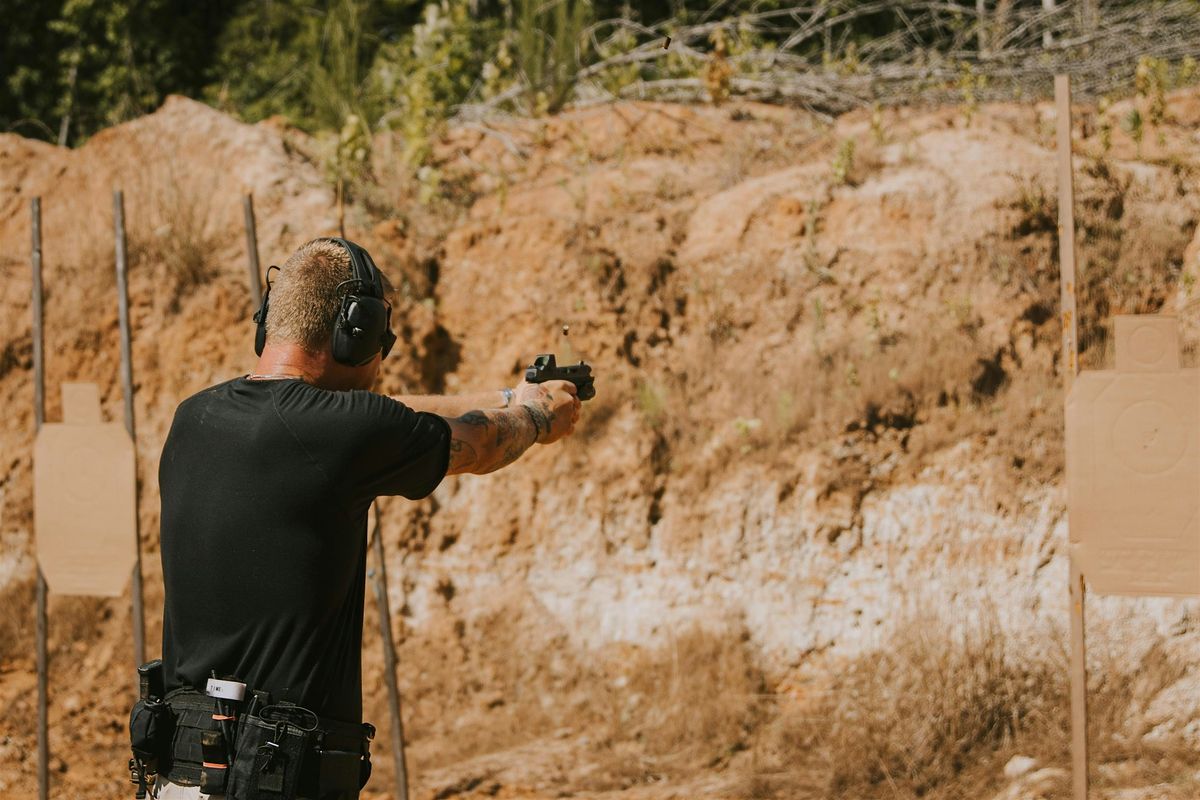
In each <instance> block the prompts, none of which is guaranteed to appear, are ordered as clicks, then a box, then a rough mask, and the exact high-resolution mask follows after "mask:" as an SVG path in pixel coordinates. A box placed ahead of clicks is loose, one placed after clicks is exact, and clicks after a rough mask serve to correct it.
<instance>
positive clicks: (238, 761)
mask: <svg viewBox="0 0 1200 800" xmlns="http://www.w3.org/2000/svg"><path fill="white" fill-rule="evenodd" d="M277 709H280V706H268V707H267V708H265V709H263V712H264V713H263V716H261V717H260V716H243V717H242V719H241V726H240V727H239V729H238V737H237V752H236V754H235V755H234V757H233V770H232V773H231V774H230V776H229V785H228V787H227V790H226V791H227V793H228V796H229V798H230V800H291V798H294V797H296V790H297V784H298V782H299V780H300V771H301V770H302V769H303V768H304V757H305V755H306V754H307V753H308V751H309V750H310V749H311V748H312V731H313V730H314V729H315V726H316V716H315V715H313V714H312V713H311V712H309V711H306V710H304V709H300V708H298V707H284V711H283V712H280V711H278V710H277ZM309 716H311V719H312V725H309V724H308V723H307V719H306V717H309Z"/></svg>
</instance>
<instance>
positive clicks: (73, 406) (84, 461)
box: [33, 383, 137, 597]
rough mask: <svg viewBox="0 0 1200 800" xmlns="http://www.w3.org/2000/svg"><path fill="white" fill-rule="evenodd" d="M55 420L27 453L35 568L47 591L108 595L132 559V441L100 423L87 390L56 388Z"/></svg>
mask: <svg viewBox="0 0 1200 800" xmlns="http://www.w3.org/2000/svg"><path fill="white" fill-rule="evenodd" d="M63 418H64V421H63V422H61V423H46V424H44V425H42V429H41V430H40V431H39V432H38V435H37V439H36V440H35V442H34V447H33V504H34V505H33V510H34V523H35V529H36V531H37V557H38V563H39V564H40V566H41V568H42V573H43V574H44V575H45V576H46V583H47V585H48V586H49V588H50V591H52V592H55V593H57V594H85V595H103V596H108V597H116V596H119V595H120V594H121V592H122V591H124V589H125V584H126V583H127V582H128V581H129V577H130V574H131V573H132V571H133V564H134V560H135V558H136V551H135V547H136V544H137V542H136V540H135V536H136V533H135V532H136V518H135V515H136V513H137V509H136V497H137V494H136V492H137V485H136V481H137V478H136V475H135V467H134V452H133V443H132V442H131V441H130V439H129V434H128V433H127V432H126V431H125V427H124V426H123V425H121V424H119V423H105V422H101V421H100V419H101V417H100V394H99V390H98V389H97V387H96V385H95V384H90V383H76V384H71V383H65V384H63Z"/></svg>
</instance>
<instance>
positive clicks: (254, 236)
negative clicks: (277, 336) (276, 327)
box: [242, 194, 262, 311]
mask: <svg viewBox="0 0 1200 800" xmlns="http://www.w3.org/2000/svg"><path fill="white" fill-rule="evenodd" d="M242 211H243V212H244V216H245V218H246V254H247V256H248V257H249V266H250V299H251V300H253V301H254V310H255V311H257V310H258V307H259V306H261V305H262V271H261V270H260V268H259V266H258V227H257V225H255V222H254V195H253V194H248V195H246V196H245V197H244V198H243V199H242Z"/></svg>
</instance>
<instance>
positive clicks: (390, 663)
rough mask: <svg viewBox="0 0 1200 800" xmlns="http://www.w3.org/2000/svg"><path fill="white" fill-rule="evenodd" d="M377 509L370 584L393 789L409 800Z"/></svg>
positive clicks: (406, 765)
mask: <svg viewBox="0 0 1200 800" xmlns="http://www.w3.org/2000/svg"><path fill="white" fill-rule="evenodd" d="M379 520H380V513H379V506H378V504H376V506H375V530H373V531H371V535H372V536H373V537H374V541H373V542H372V543H371V549H372V551H373V552H374V554H375V569H373V570H371V584H372V586H373V587H374V589H375V603H376V604H377V605H378V606H379V628H380V631H381V632H382V633H383V664H384V670H383V676H384V678H385V679H386V680H387V689H388V706H389V707H390V709H391V714H392V760H393V761H395V763H396V787H397V790H398V795H399V800H408V762H407V761H406V760H405V757H404V720H403V718H402V717H401V716H400V686H399V684H398V683H397V682H396V645H395V642H394V641H393V640H392V613H391V609H390V608H389V606H388V593H387V563H386V562H385V561H384V558H383V531H382V526H381V525H380V524H379Z"/></svg>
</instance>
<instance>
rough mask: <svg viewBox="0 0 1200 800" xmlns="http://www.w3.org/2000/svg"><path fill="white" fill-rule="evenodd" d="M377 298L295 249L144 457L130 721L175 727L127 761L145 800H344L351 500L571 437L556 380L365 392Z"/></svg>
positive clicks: (364, 263) (324, 253)
mask: <svg viewBox="0 0 1200 800" xmlns="http://www.w3.org/2000/svg"><path fill="white" fill-rule="evenodd" d="M273 269H274V268H273ZM385 294H386V293H385V281H384V278H383V275H382V273H380V271H379V270H378V268H377V267H376V266H375V264H374V262H373V261H372V260H371V258H370V256H369V255H368V254H367V252H366V251H365V250H363V249H362V248H360V247H358V246H357V245H355V244H353V243H352V242H347V241H345V240H343V239H316V240H313V241H311V242H308V243H306V244H304V245H303V246H301V247H300V249H299V250H297V251H296V252H295V254H293V255H292V256H291V258H289V259H288V260H287V262H286V263H285V264H284V266H283V268H282V269H280V270H279V272H278V276H277V277H276V280H275V281H274V283H269V284H268V289H267V293H266V296H264V298H263V304H262V307H261V308H260V309H259V313H258V314H257V315H256V320H257V321H258V323H259V328H258V336H257V341H256V349H257V350H258V352H259V356H260V357H259V361H258V365H257V368H256V370H255V371H254V372H253V373H251V374H249V375H244V376H242V377H238V378H234V379H233V380H229V381H225V382H224V383H220V384H217V385H216V386H212V387H210V388H207V389H204V390H203V391H201V392H199V393H197V394H195V395H193V396H192V397H189V398H188V399H186V400H184V401H183V402H182V403H180V405H179V407H178V409H177V410H176V412H175V418H174V421H173V423H172V425H171V430H170V433H169V435H168V436H167V440H166V443H165V445H164V447H163V452H162V459H161V462H160V466H159V485H160V489H161V495H162V523H161V536H162V566H163V583H164V588H165V595H166V596H165V602H164V614H163V647H162V653H163V656H162V664H161V666H159V665H154V668H155V669H157V670H160V671H161V677H160V678H159V679H158V684H157V685H160V686H161V687H162V688H161V691H162V692H163V693H164V694H165V698H158V700H160V701H161V700H165V702H159V703H157V705H156V704H155V702H154V699H153V698H152V699H151V701H149V702H148V701H146V700H145V699H144V700H143V701H142V703H141V704H140V705H139V706H138V707H135V709H134V720H133V721H131V729H136V730H138V731H154V730H155V729H156V724H157V723H158V717H153V715H154V714H160V715H162V719H163V720H165V722H163V723H162V724H161V727H164V728H173V730H174V735H173V736H172V735H170V734H167V735H166V738H167V741H166V742H165V743H164V742H163V741H161V739H162V735H161V734H145V735H144V736H143V738H144V739H145V740H146V741H144V742H142V750H141V751H140V752H142V753H143V754H149V755H145V762H146V763H142V762H138V763H135V764H134V765H133V766H132V767H131V768H132V769H133V770H134V772H135V776H137V775H139V774H140V776H141V780H142V782H143V783H145V780H146V776H147V774H152V773H154V772H155V771H157V773H158V781H157V784H156V788H157V789H158V792H159V794H158V796H159V797H160V798H165V799H166V800H170V798H184V797H186V798H199V797H206V796H207V797H225V796H228V797H231V798H238V800H250V799H251V798H265V797H270V798H272V800H292V798H321V800H327V799H328V800H348V799H349V798H356V797H357V796H358V792H359V789H360V788H361V787H362V785H364V784H365V782H366V779H367V776H368V775H369V773H370V758H369V750H368V744H367V743H368V740H369V739H370V738H371V735H372V734H373V732H374V729H373V728H371V726H369V725H364V724H362V686H361V665H360V654H361V649H362V648H361V645H362V623H363V599H364V590H365V575H366V547H367V511H368V508H369V507H370V505H371V504H372V502H373V501H374V500H375V498H376V497H378V496H381V495H400V496H403V497H406V498H408V499H410V500H417V499H420V498H423V497H425V496H427V495H429V494H430V493H431V492H432V491H433V490H434V488H435V487H436V486H437V485H438V483H439V482H440V481H441V480H442V478H443V477H444V476H445V475H454V474H460V473H474V474H484V473H488V472H494V471H495V470H498V469H501V468H502V467H505V466H507V465H509V464H511V463H513V462H514V461H516V460H517V459H518V458H520V456H521V455H522V454H523V453H524V452H525V451H526V450H528V449H529V448H530V447H531V446H532V445H533V444H535V443H537V444H551V443H553V442H557V441H559V440H560V439H563V438H564V437H566V436H569V435H570V434H571V433H572V432H573V431H574V428H575V424H576V422H577V421H578V419H579V411H580V401H579V398H578V397H577V396H576V395H577V388H576V383H573V382H572V381H570V380H545V381H544V382H540V383H530V382H527V381H522V382H521V383H520V384H519V385H518V386H516V387H515V388H513V389H502V390H497V391H492V392H482V393H478V394H468V395H459V396H450V397H439V396H404V397H394V398H393V397H387V396H385V395H382V394H376V393H374V392H372V391H370V389H371V387H372V386H373V385H374V383H375V379H376V376H377V375H378V373H379V368H380V362H381V361H382V360H383V359H384V358H385V357H386V356H387V354H388V352H389V351H390V350H391V348H392V345H393V344H394V342H395V336H394V335H393V334H392V332H391V326H390V316H391V308H390V305H389V304H388V301H387V299H386V296H385ZM589 372H590V370H589ZM555 374H557V373H555ZM535 379H536V378H535ZM581 385H583V384H582V383H581ZM586 386H587V391H588V393H590V392H591V378H590V377H588V378H587V382H586ZM152 663H153V662H152ZM148 666H149V665H148ZM149 685H154V684H153V683H151V684H149ZM164 709H166V710H164ZM139 714H141V716H140V717H139ZM152 717H153V721H151V718H152ZM155 736H158V737H159V738H158V739H155ZM134 751H135V755H137V754H138V753H139V750H138V748H137V743H136V734H135V750H134ZM155 757H156V758H157V763H154V761H155ZM137 761H138V760H137V759H136V758H135V762H137ZM155 766H157V770H155V769H154V767H155Z"/></svg>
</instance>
